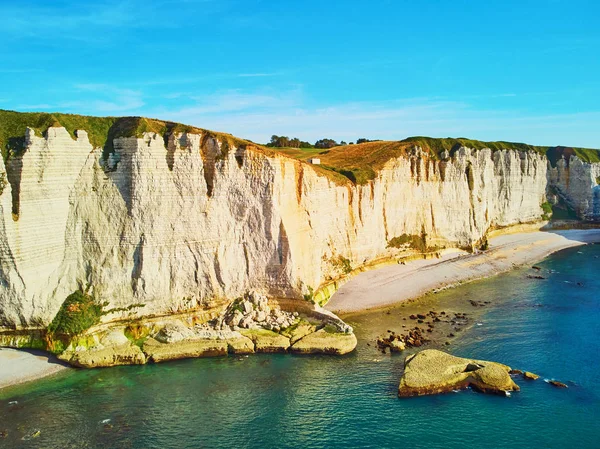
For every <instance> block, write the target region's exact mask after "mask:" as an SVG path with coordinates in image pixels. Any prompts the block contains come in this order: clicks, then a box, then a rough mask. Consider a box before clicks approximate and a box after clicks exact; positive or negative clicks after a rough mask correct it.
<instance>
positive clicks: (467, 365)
mask: <svg viewBox="0 0 600 449" xmlns="http://www.w3.org/2000/svg"><path fill="white" fill-rule="evenodd" d="M509 371H510V367H508V366H505V365H501V364H499V363H495V362H486V361H483V360H471V359H464V358H460V357H455V356H452V355H450V354H447V353H445V352H442V351H437V350H435V349H426V350H424V351H421V352H418V353H417V354H413V355H410V356H408V357H407V358H406V360H405V362H404V374H403V376H402V378H401V379H400V386H399V387H398V396H400V397H406V396H421V395H427V394H438V393H447V392H450V391H453V390H459V389H464V388H467V387H472V388H474V389H476V390H477V391H480V392H483V393H494V394H502V395H506V393H507V392H510V391H518V390H519V386H518V385H517V384H515V383H514V382H513V380H512V379H511V377H510V374H509Z"/></svg>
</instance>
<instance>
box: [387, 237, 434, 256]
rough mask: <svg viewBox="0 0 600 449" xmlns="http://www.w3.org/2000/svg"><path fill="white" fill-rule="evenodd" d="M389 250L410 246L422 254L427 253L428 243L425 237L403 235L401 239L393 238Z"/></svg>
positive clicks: (389, 243)
mask: <svg viewBox="0 0 600 449" xmlns="http://www.w3.org/2000/svg"><path fill="white" fill-rule="evenodd" d="M387 246H388V248H404V247H405V246H408V247H410V248H412V249H415V250H417V251H420V252H426V251H427V249H428V248H427V243H426V239H425V237H424V236H421V235H409V234H402V235H401V236H399V237H394V238H392V239H391V240H390V241H389V242H388V244H387Z"/></svg>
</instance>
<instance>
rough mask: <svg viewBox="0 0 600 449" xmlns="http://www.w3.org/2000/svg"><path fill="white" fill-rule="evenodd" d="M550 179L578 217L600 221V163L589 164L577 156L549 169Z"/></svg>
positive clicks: (558, 162)
mask: <svg viewBox="0 0 600 449" xmlns="http://www.w3.org/2000/svg"><path fill="white" fill-rule="evenodd" d="M548 179H549V183H550V185H551V186H553V187H554V188H555V190H556V192H557V193H558V195H559V196H560V197H561V198H562V199H563V200H564V201H565V202H566V203H567V205H568V206H569V207H570V208H571V209H573V210H574V211H575V213H576V214H577V216H578V217H580V218H583V219H585V220H589V221H600V163H594V164H589V163H586V162H583V161H582V160H581V159H579V158H578V157H576V156H572V157H571V158H569V160H568V161H567V160H565V159H560V160H558V161H557V163H556V166H555V167H551V168H550V169H549V171H548Z"/></svg>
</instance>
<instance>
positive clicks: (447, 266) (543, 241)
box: [0, 229, 600, 390]
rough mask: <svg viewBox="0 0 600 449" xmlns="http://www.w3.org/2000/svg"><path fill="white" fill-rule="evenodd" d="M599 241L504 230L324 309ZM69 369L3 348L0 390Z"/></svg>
mask: <svg viewBox="0 0 600 449" xmlns="http://www.w3.org/2000/svg"><path fill="white" fill-rule="evenodd" d="M595 242H600V229H587V230H561V231H550V232H547V231H534V232H516V233H508V234H502V235H499V236H496V237H492V238H490V240H489V249H488V250H487V251H485V252H480V253H476V254H468V253H466V252H465V251H461V250H456V249H449V250H446V251H444V252H443V253H442V255H441V257H440V258H437V259H418V260H413V261H409V262H406V263H405V264H396V265H388V266H384V267H381V268H378V269H375V270H370V271H365V272H363V273H360V274H358V275H356V276H355V277H353V278H352V279H350V280H349V281H348V282H347V283H345V284H344V285H343V286H342V287H341V288H340V289H339V290H338V291H337V292H336V293H335V294H334V295H333V296H332V298H331V300H330V301H329V303H328V304H327V305H326V306H325V310H324V313H329V312H333V313H340V314H345V315H351V314H353V313H360V312H364V311H367V310H377V309H381V308H385V307H389V306H392V305H397V304H401V303H406V302H409V301H410V300H413V299H418V298H419V297H422V296H423V295H425V294H427V293H429V292H431V291H436V290H441V289H446V288H452V287H454V286H457V285H460V284H462V283H465V282H469V281H473V280H477V279H482V278H486V277H491V276H494V275H496V274H499V273H503V272H506V271H509V270H511V269H513V268H516V267H519V266H522V265H526V264H530V263H535V262H538V261H540V260H542V259H544V258H545V257H547V256H548V255H550V254H552V253H554V252H557V251H560V250H562V249H565V248H570V247H574V246H580V245H585V244H588V243H595ZM282 301H283V300H282ZM321 310H322V309H321ZM65 369H69V367H68V366H67V365H66V364H63V363H62V362H60V361H59V360H58V359H56V358H55V357H54V356H52V355H50V354H47V353H45V352H43V351H32V350H22V349H9V348H4V347H3V348H0V390H3V389H5V388H6V387H10V386H14V385H17V384H22V383H25V382H30V381H33V380H37V379H40V378H43V377H47V376H50V375H53V374H56V373H58V372H60V371H63V370H65Z"/></svg>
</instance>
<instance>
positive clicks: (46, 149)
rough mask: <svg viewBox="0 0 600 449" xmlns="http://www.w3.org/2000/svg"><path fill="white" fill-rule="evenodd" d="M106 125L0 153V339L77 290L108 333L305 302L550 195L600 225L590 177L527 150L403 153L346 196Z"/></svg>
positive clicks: (293, 167)
mask: <svg viewBox="0 0 600 449" xmlns="http://www.w3.org/2000/svg"><path fill="white" fill-rule="evenodd" d="M110 120H112V122H110V123H109V124H108V125H107V126H106V127H105V128H103V127H101V126H100V127H98V126H96V123H95V122H94V126H95V128H94V129H93V130H91V131H90V133H91V134H89V133H88V132H86V131H85V130H76V131H75V130H74V129H68V127H67V129H65V128H64V127H60V126H48V127H47V128H46V129H44V130H43V135H41V134H40V131H39V129H38V128H36V124H35V123H32V125H31V127H29V128H27V130H26V131H25V132H24V134H23V138H22V143H21V147H18V142H19V141H18V140H17V141H15V139H14V137H13V140H11V141H10V142H12V143H7V142H9V141H8V140H6V141H5V145H6V147H5V148H3V149H5V150H6V149H7V148H8V151H4V152H3V153H4V158H2V159H0V256H1V259H0V326H4V327H13V326H16V327H27V326H36V325H47V324H48V323H49V322H50V321H51V320H52V318H53V317H54V316H55V315H56V313H57V311H58V310H59V308H60V307H61V304H62V303H63V301H64V300H65V298H66V297H67V296H68V295H69V294H71V293H72V292H74V291H76V290H83V291H87V292H88V293H90V294H91V295H93V297H94V298H95V299H96V300H97V301H99V302H100V303H102V304H104V305H105V306H106V307H107V308H109V309H113V310H115V311H114V312H113V313H112V314H111V315H108V316H106V317H105V318H104V319H105V320H110V319H116V318H123V317H140V316H146V315H158V314H170V313H176V312H182V311H186V310H190V309H196V308H199V307H207V306H210V305H211V304H214V303H216V302H219V301H221V302H222V301H224V300H232V299H234V298H237V297H239V296H241V295H243V294H244V293H245V292H247V291H250V290H256V291H262V292H264V293H266V294H268V295H270V296H275V297H287V298H296V299H298V300H303V299H311V298H312V296H313V294H314V293H315V292H316V291H318V289H319V287H320V286H322V285H323V284H325V283H327V282H328V281H330V280H332V279H336V278H338V277H340V276H343V275H344V274H346V273H348V272H349V271H350V270H352V269H354V268H357V267H359V266H362V265H364V264H367V263H370V262H372V261H375V260H379V259H385V258H389V257H397V256H399V255H402V254H409V253H411V252H415V251H434V250H435V249H436V248H441V247H466V248H473V247H476V246H481V245H484V244H485V237H486V233H487V232H488V231H489V230H490V229H492V228H496V227H504V226H510V225H513V224H518V223H524V222H533V221H539V220H541V218H542V216H543V214H544V211H543V209H542V207H541V206H542V204H543V203H545V202H546V201H547V198H548V192H549V189H552V192H553V193H552V194H553V195H555V196H556V198H557V199H561V200H562V201H566V203H567V204H568V205H570V206H571V207H572V208H573V210H575V211H576V213H577V214H579V216H580V217H581V218H583V219H587V220H599V219H600V197H599V195H600V193H599V191H600V187H598V186H597V181H596V178H597V177H599V176H600V164H591V163H587V162H583V161H581V160H580V159H579V158H578V157H577V156H569V159H568V160H565V159H560V160H558V161H556V163H555V164H554V165H553V164H551V163H550V162H549V161H548V158H547V157H546V155H545V154H543V152H540V151H535V150H530V151H526V150H520V149H518V148H517V149H503V150H501V149H496V148H494V150H495V151H492V150H493V149H489V148H488V149H486V148H483V149H475V148H473V149H470V148H467V147H466V146H462V145H459V146H458V147H455V148H453V149H452V151H441V152H437V153H435V154H434V153H433V152H432V151H431V150H430V149H428V148H426V147H425V146H424V144H422V143H419V142H408V141H407V142H406V143H404V144H403V145H402V150H401V151H400V150H398V153H397V154H395V155H393V157H389V158H383V159H382V160H380V161H378V164H379V165H377V167H376V169H375V170H374V172H373V173H374V174H373V176H372V179H367V180H366V181H364V182H362V183H354V182H351V177H344V176H343V175H341V174H340V173H342V174H343V173H344V170H329V168H328V167H317V166H312V165H310V164H308V163H306V162H303V161H299V160H295V159H293V158H290V157H288V156H286V155H284V154H281V153H278V152H275V151H272V150H268V149H266V148H264V147H261V146H259V145H256V144H253V143H251V142H247V141H243V140H240V139H235V138H233V137H231V136H228V135H221V134H217V133H211V132H208V131H204V130H199V129H196V128H190V127H181V126H180V125H177V126H174V125H173V124H167V125H165V126H164V127H162V128H161V127H160V126H159V127H158V128H157V129H152V127H150V128H148V127H143V128H139V127H138V128H135V129H133V131H132V129H131V128H130V127H129V128H128V127H125V128H126V129H125V128H123V127H122V126H121V128H120V129H119V132H115V123H116V124H117V125H118V123H119V122H118V121H115V120H116V119H110ZM145 123H146V122H145ZM148 123H154V122H148ZM160 123H163V124H164V122H160ZM61 124H62V123H51V125H61ZM109 125H110V126H109ZM138 125H139V123H138ZM2 126H3V125H2V123H0V129H1V128H2ZM69 126H72V125H69ZM90 126H91V125H90ZM161 126H162V125H161ZM99 129H100V131H98V130H99ZM103 129H110V130H111V131H110V132H109V131H107V132H106V135H105V136H104V138H103V139H99V134H98V133H99V132H100V133H102V132H104V131H102V130H103ZM124 129H125V131H124ZM127 130H129V131H127ZM128 133H129V134H131V135H129V136H128V135H127V134H128ZM5 134H6V133H5ZM90 140H91V141H92V143H91V142H90ZM102 140H103V141H102ZM15 142H17V143H15ZM10 145H12V147H11V146H10ZM365 145H373V144H365ZM356 147H358V146H356ZM506 147H507V148H510V145H508V144H507V145H506ZM336 151H342V150H336ZM353 151H356V149H355V150H353ZM338 156H339V155H338ZM324 159H326V157H324ZM333 168H335V167H333Z"/></svg>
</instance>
